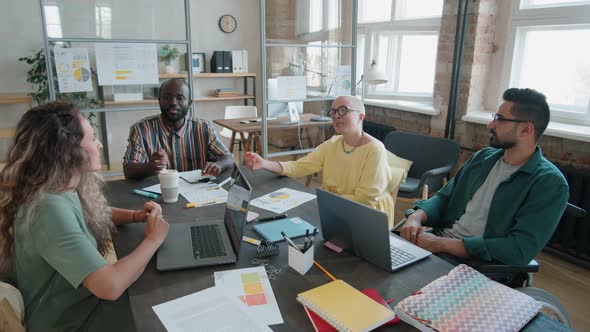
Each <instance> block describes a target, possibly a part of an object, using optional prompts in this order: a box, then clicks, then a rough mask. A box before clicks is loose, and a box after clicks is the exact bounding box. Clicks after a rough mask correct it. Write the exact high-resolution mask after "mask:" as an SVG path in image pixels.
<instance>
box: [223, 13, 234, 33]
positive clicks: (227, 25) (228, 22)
mask: <svg viewBox="0 0 590 332" xmlns="http://www.w3.org/2000/svg"><path fill="white" fill-rule="evenodd" d="M237 27H238V22H237V21H236V18H235V17H233V16H232V15H229V14H225V15H223V16H221V17H220V18H219V28H220V29H221V31H223V32H225V33H232V32H234V31H236V28H237Z"/></svg>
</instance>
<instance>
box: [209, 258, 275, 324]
mask: <svg viewBox="0 0 590 332" xmlns="http://www.w3.org/2000/svg"><path fill="white" fill-rule="evenodd" d="M214 276H215V286H218V287H221V288H223V289H224V291H225V292H226V293H227V294H230V296H232V297H234V298H236V299H239V300H241V303H242V307H243V308H244V309H245V311H246V313H247V314H248V316H249V317H251V318H252V319H254V320H256V321H257V322H259V323H262V324H265V325H273V324H282V323H283V317H282V316H281V311H280V310H279V306H278V304H277V300H276V298H275V296H274V293H273V291H272V287H271V286H270V282H269V281H268V275H267V274H266V270H265V269H264V267H262V266H259V267H253V268H247V269H237V270H229V271H221V272H215V274H214ZM240 330H243V329H240Z"/></svg>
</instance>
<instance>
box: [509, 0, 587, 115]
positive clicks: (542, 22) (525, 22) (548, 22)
mask: <svg viewBox="0 0 590 332" xmlns="http://www.w3.org/2000/svg"><path fill="white" fill-rule="evenodd" d="M523 1H526V0H518V1H515V2H514V3H513V7H512V11H511V17H510V18H509V20H508V30H507V39H506V48H505V50H504V55H503V57H504V65H503V67H502V75H501V80H500V87H501V89H500V90H501V91H504V90H506V89H508V88H510V87H512V85H513V82H514V81H516V80H517V79H518V77H514V75H518V74H517V71H516V70H515V69H516V68H519V66H520V63H521V61H522V50H523V49H522V47H523V46H522V45H521V41H520V40H519V39H520V37H521V34H522V32H521V31H523V32H524V31H541V30H551V27H555V28H556V29H554V30H558V29H566V26H571V27H575V26H580V25H584V26H586V25H590V4H585V5H572V4H564V5H563V6H559V7H557V6H550V7H533V8H526V9H521V8H520V7H521V4H522V3H523ZM517 55H519V56H517ZM541 92H542V91H541ZM501 102H502V100H501V95H500V96H499V100H498V103H501ZM549 106H550V108H551V121H555V122H560V123H569V124H578V125H579V124H581V125H590V98H589V102H588V105H587V107H586V111H585V112H584V113H581V112H578V111H574V110H567V109H564V108H563V107H560V106H563V105H556V104H550V105H549Z"/></svg>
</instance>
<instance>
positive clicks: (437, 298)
mask: <svg viewBox="0 0 590 332" xmlns="http://www.w3.org/2000/svg"><path fill="white" fill-rule="evenodd" d="M540 309H541V304H540V303H539V302H538V301H536V300H535V299H533V298H532V297H530V296H528V295H525V294H524V293H521V292H519V291H517V290H514V289H512V288H510V287H507V286H504V285H502V284H500V283H497V282H495V281H493V280H490V279H488V277H486V276H484V275H483V274H481V273H480V272H478V271H476V270H474V269H473V268H471V267H469V266H467V265H464V264H462V265H459V266H457V267H455V268H454V269H452V270H451V271H450V272H449V273H448V274H447V275H446V276H442V277H440V278H438V279H436V280H434V281H433V282H431V283H430V284H428V285H426V286H424V288H422V289H421V290H420V291H419V292H417V293H416V294H414V295H411V296H409V297H408V298H406V299H404V300H402V301H400V303H398V304H397V305H396V306H395V308H394V311H395V313H396V315H397V316H398V317H399V318H400V319H401V320H403V321H405V322H406V323H408V324H411V325H413V326H414V327H416V328H417V329H419V330H420V331H518V330H520V329H521V328H522V327H523V326H525V325H526V324H527V322H528V321H530V320H531V319H532V318H533V317H535V315H536V314H537V313H538V312H539V310H540Z"/></svg>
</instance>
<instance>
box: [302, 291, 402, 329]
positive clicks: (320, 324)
mask: <svg viewBox="0 0 590 332" xmlns="http://www.w3.org/2000/svg"><path fill="white" fill-rule="evenodd" d="M361 293H363V294H365V295H366V296H368V297H370V298H371V299H373V300H374V301H375V302H377V303H379V304H381V305H382V306H384V307H385V308H388V309H389V310H391V308H390V307H389V304H387V302H386V301H385V300H384V299H383V297H381V295H380V294H379V292H378V291H377V290H376V289H375V288H367V289H363V290H361ZM303 309H304V310H305V313H306V314H307V317H308V318H309V321H310V322H311V325H312V326H313V328H314V330H315V331H316V332H335V331H337V330H336V329H335V328H334V327H333V326H332V325H330V323H328V322H326V321H325V320H324V319H323V318H322V317H320V316H318V315H317V314H316V313H315V312H313V311H312V310H310V309H308V308H307V307H306V306H305V305H304V306H303ZM399 322H400V320H399V318H397V317H395V318H393V319H392V320H390V321H388V322H385V323H384V324H383V325H393V324H397V323H399Z"/></svg>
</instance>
